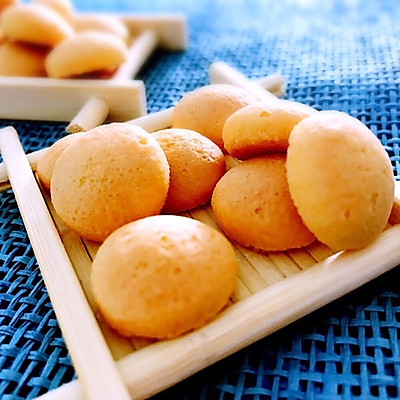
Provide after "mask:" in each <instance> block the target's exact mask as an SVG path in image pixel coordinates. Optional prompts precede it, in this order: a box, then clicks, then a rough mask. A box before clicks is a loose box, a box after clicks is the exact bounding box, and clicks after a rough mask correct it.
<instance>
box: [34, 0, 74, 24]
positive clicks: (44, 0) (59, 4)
mask: <svg viewBox="0 0 400 400" xmlns="http://www.w3.org/2000/svg"><path fill="white" fill-rule="evenodd" d="M32 3H35V4H41V5H43V6H46V7H49V8H51V9H52V10H53V11H56V12H57V13H58V14H60V15H61V16H62V17H64V18H66V19H67V20H69V19H70V18H71V17H72V14H73V10H74V8H73V6H72V3H71V1H70V0H32Z"/></svg>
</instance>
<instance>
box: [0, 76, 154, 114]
mask: <svg viewBox="0 0 400 400" xmlns="http://www.w3.org/2000/svg"><path fill="white" fill-rule="evenodd" d="M93 97H98V98H102V99H104V100H106V102H107V104H108V105H109V107H110V108H111V114H110V118H111V119H112V120H114V121H127V120H129V119H132V118H135V117H139V116H142V115H143V114H144V113H146V112H147V111H146V94H145V88H144V84H143V82H142V81H138V80H136V81H113V80H108V81H106V80H104V81H102V80H98V79H97V80H94V79H93V80H92V79H91V80H89V79H50V78H25V77H6V78H5V77H0V118H2V119H14V120H15V119H24V120H39V121H70V120H71V119H72V118H73V117H74V116H75V115H76V114H77V113H78V112H79V110H80V109H81V108H82V106H83V105H84V104H85V103H86V101H87V100H88V99H90V98H93Z"/></svg>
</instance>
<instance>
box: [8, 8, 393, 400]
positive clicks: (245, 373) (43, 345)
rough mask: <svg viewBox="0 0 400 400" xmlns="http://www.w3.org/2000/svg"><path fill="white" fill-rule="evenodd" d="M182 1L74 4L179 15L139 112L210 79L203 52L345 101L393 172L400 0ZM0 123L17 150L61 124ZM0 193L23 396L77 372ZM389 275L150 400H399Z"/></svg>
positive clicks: (35, 145)
mask: <svg viewBox="0 0 400 400" xmlns="http://www.w3.org/2000/svg"><path fill="white" fill-rule="evenodd" d="M186 3H188V2H185V1H183V0H174V1H171V2H169V3H165V2H163V1H161V0H159V1H150V2H146V4H145V5H137V4H135V5H132V4H130V2H129V1H128V0H126V1H125V2H124V1H115V2H113V3H108V2H107V1H106V0H96V1H94V0H85V1H83V2H81V3H75V5H76V8H78V9H80V10H85V11H94V10H96V11H98V10H101V11H132V12H133V11H135V12H136V11H140V12H141V11H145V12H160V11H169V12H184V13H186V14H187V16H188V20H189V27H190V47H189V49H188V50H187V51H186V52H184V53H169V52H166V51H161V50H159V51H157V52H156V53H155V54H154V56H153V57H152V58H151V59H150V60H149V62H148V63H147V65H146V67H145V68H144V69H143V71H142V72H141V74H140V76H139V77H140V78H141V79H143V80H144V81H145V84H146V90H147V99H148V108H149V111H150V112H152V111H157V110H160V109H164V108H166V107H169V106H172V105H174V104H175V103H176V102H177V101H178V100H179V98H180V97H181V96H182V95H183V94H184V93H185V92H188V91H190V90H192V89H194V88H196V87H199V86H201V85H204V84H207V83H208V67H209V65H210V63H211V62H213V61H217V60H224V61H227V62H228V63H230V64H232V65H233V66H235V67H237V68H238V69H239V70H241V71H242V72H243V73H245V74H247V75H248V76H249V77H252V78H258V77H261V76H264V75H266V74H269V73H274V72H280V73H282V74H283V75H284V76H285V78H286V79H287V81H288V90H287V95H286V98H288V99H292V100H296V101H299V102H303V103H306V104H308V105H311V106H313V107H315V108H317V109H318V110H322V109H336V110H341V111H345V112H347V113H349V114H351V115H353V116H355V117H357V118H359V119H360V120H362V121H363V122H364V123H365V124H366V125H367V126H369V127H370V128H371V129H372V131H373V132H374V133H375V134H376V135H377V136H378V137H379V139H380V140H381V142H382V143H383V145H384V146H385V148H386V150H387V151H388V153H389V155H390V158H391V160H392V164H393V169H394V173H395V176H396V179H399V178H400V150H399V149H400V137H399V128H400V115H399V114H400V105H399V100H400V93H399V79H400V75H399V74H400V24H398V21H399V20H400V3H398V1H397V0H392V1H388V0H386V1H377V0H376V1H369V2H362V1H359V0H347V1H345V0H343V1H339V0H338V1H326V2H319V1H315V0H309V1H307V2H306V1H301V0H298V1H295V0H280V1H279V2H276V1H274V0H271V1H261V0H259V1H257V0H248V1H240V0H235V1H229V2H228V1H222V0H220V1H218V0H217V1H211V0H209V1H203V2H197V3H193V4H190V3H189V4H186ZM320 3H323V4H320ZM8 124H12V125H14V126H15V127H16V128H17V130H18V131H19V133H20V135H21V140H22V142H23V145H24V148H25V150H26V151H33V150H37V149H40V148H42V147H46V146H48V145H50V144H51V143H53V142H54V141H56V140H57V139H58V138H60V137H62V136H63V135H64V128H65V124H49V123H31V122H29V123H28V122H21V121H19V122H18V121H0V126H6V125H8ZM0 202H1V209H0V227H1V229H0V398H1V399H4V400H9V399H27V398H29V399H32V398H34V397H36V396H38V395H39V394H42V393H45V392H47V391H48V390H51V389H54V388H56V387H59V386H60V385H61V384H63V383H67V382H70V381H71V380H72V379H74V377H75V375H74V370H73V367H72V365H71V361H70V359H69V356H68V351H67V349H66V347H65V344H64V341H63V339H62V336H61V332H60V329H59V327H58V324H57V321H56V319H55V316H54V312H53V309H52V306H51V303H50V301H49V298H48V295H47V291H46V288H45V287H44V284H43V281H42V278H41V276H40V272H39V269H38V266H37V263H36V261H35V258H34V255H33V252H32V248H31V246H30V243H29V239H28V237H27V234H26V232H25V229H24V226H23V223H22V220H21V218H20V215H19V212H18V208H17V206H16V203H15V199H14V196H13V194H12V192H10V191H8V192H5V193H2V194H0ZM399 282H400V270H396V269H395V270H393V271H392V272H390V273H387V274H385V275H384V276H382V277H380V278H378V279H376V280H375V281H373V282H371V283H369V284H367V285H365V286H364V287H362V288H360V289H358V290H356V291H354V292H352V293H351V294H349V295H347V296H345V297H343V298H342V299H340V300H338V301H336V302H334V303H332V304H330V305H329V306H326V307H324V308H322V309H321V310H319V311H317V312H314V313H312V314H311V315H309V316H307V317H305V318H303V319H301V320H299V321H297V322H295V323H293V324H291V325H290V326H289V327H287V328H284V329H282V330H280V331H279V332H278V333H276V334H273V335H271V336H269V337H267V338H265V339H263V340H261V341H259V342H257V343H256V344H254V345H252V346H249V347H248V348H246V349H244V350H242V351H240V352H238V353H236V354H235V355H233V356H230V357H228V358H227V359H225V360H223V361H221V362H219V363H217V364H215V365H213V366H212V367H209V368H207V369H205V370H203V371H201V372H199V373H198V374H196V375H194V376H193V377H191V378H189V379H187V380H186V381H184V382H182V383H179V384H177V385H175V386H174V387H172V388H170V389H168V390H166V391H164V392H162V393H160V394H158V395H157V396H155V398H156V399H171V398H175V399H224V400H228V399H281V398H282V399H321V400H322V399H365V398H373V399H393V398H399V397H400V379H399V378H400V349H399V344H400V341H399V333H400V331H399V327H400V284H399ZM266 306H268V305H266Z"/></svg>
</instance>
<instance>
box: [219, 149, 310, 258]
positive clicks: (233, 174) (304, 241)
mask: <svg viewBox="0 0 400 400" xmlns="http://www.w3.org/2000/svg"><path fill="white" fill-rule="evenodd" d="M211 206H212V209H213V211H214V215H215V219H216V221H217V223H218V225H219V226H220V227H221V229H222V230H223V231H224V232H225V233H226V235H227V236H228V237H230V238H231V239H233V240H235V241H236V242H238V243H239V244H241V245H243V246H245V247H248V248H251V249H255V250H261V251H281V250H287V249H291V248H298V247H302V246H306V245H308V244H310V243H311V242H313V241H314V239H315V237H314V235H313V234H312V233H311V232H310V231H309V230H308V229H307V228H306V227H305V226H304V224H303V222H302V220H301V218H300V216H299V214H298V213H297V210H296V208H295V206H294V204H293V201H292V199H291V197H290V194H289V189H288V186H287V181H286V171H285V156H284V155H280V154H279V155H278V154H274V155H270V156H264V157H256V158H252V159H250V160H247V161H243V162H242V163H240V164H239V165H238V166H236V167H233V168H232V169H230V170H229V171H228V172H227V173H226V174H225V175H224V176H223V177H222V178H221V179H220V181H219V182H218V183H217V185H216V187H215V189H214V193H213V196H212V200H211Z"/></svg>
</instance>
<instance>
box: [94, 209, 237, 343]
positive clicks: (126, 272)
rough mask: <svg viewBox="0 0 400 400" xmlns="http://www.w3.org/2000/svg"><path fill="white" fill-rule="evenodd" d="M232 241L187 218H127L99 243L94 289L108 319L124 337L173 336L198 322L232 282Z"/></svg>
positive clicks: (223, 300) (224, 297) (224, 298)
mask: <svg viewBox="0 0 400 400" xmlns="http://www.w3.org/2000/svg"><path fill="white" fill-rule="evenodd" d="M236 275H237V263H236V259H235V254H234V251H233V247H232V245H231V244H230V243H229V241H228V240H227V239H226V238H225V237H224V236H223V235H222V234H220V233H219V232H218V231H216V230H215V229H213V228H211V227H209V226H207V225H205V224H203V223H201V222H199V221H196V220H193V219H190V218H185V217H179V216H174V215H158V216H153V217H148V218H143V219H141V220H138V221H135V222H131V223H129V224H127V225H125V226H123V227H121V228H120V229H118V230H117V231H115V232H114V233H113V234H112V235H110V236H109V237H108V238H107V239H106V241H105V242H104V243H103V244H102V245H101V246H100V248H99V250H98V252H97V255H96V258H95V260H94V262H93V268H92V276H91V280H92V288H93V294H94V297H95V299H96V302H97V304H98V306H99V309H100V311H101V313H102V314H103V316H104V318H105V319H106V321H107V322H108V323H109V324H110V325H111V326H112V327H113V328H114V329H115V330H117V331H118V332H119V333H121V334H122V335H126V336H143V337H150V338H158V339H163V338H171V337H175V336H178V335H181V334H183V333H185V332H188V331H191V330H193V329H195V328H198V327H201V326H203V325H204V324H206V323H207V322H208V321H210V320H211V319H212V318H213V317H215V315H216V314H217V313H218V312H219V311H220V310H221V309H222V308H223V307H224V306H225V305H226V304H227V302H228V300H229V297H230V295H231V293H232V291H233V288H234V286H235V284H236V279H237V277H236Z"/></svg>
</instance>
